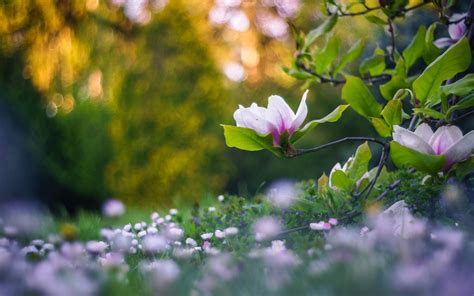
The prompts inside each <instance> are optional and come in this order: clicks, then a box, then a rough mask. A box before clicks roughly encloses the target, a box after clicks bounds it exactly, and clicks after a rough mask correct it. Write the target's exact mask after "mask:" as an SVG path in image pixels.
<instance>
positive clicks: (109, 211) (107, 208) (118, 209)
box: [102, 199, 125, 217]
mask: <svg viewBox="0 0 474 296" xmlns="http://www.w3.org/2000/svg"><path fill="white" fill-rule="evenodd" d="M102 213H103V214H104V216H106V217H118V216H122V215H123V214H124V213H125V205H124V204H123V203H122V202H121V201H120V200H116V199H109V200H107V201H106V202H105V203H104V205H103V206H102Z"/></svg>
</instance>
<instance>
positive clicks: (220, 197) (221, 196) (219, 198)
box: [217, 194, 224, 202]
mask: <svg viewBox="0 0 474 296" xmlns="http://www.w3.org/2000/svg"><path fill="white" fill-rule="evenodd" d="M217 200H218V201H219V202H224V195H222V194H221V195H219V196H218V197H217Z"/></svg>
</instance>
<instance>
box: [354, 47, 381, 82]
mask: <svg viewBox="0 0 474 296" xmlns="http://www.w3.org/2000/svg"><path fill="white" fill-rule="evenodd" d="M385 67H386V65H385V52H384V51H383V49H381V48H379V47H377V48H376V49H375V50H374V54H373V55H372V56H371V57H369V58H367V59H365V60H363V61H362V63H360V66H359V72H360V74H362V75H366V74H370V75H372V76H375V75H380V74H382V72H383V71H384V70H385Z"/></svg>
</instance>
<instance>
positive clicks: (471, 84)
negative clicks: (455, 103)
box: [441, 73, 474, 97]
mask: <svg viewBox="0 0 474 296" xmlns="http://www.w3.org/2000/svg"><path fill="white" fill-rule="evenodd" d="M441 90H442V92H443V93H444V94H446V95H449V94H453V95H456V96H458V97H462V96H465V95H467V94H468V93H470V92H473V91H474V73H469V74H467V75H466V76H464V77H463V78H462V79H459V80H458V81H456V82H454V83H451V84H448V85H445V86H442V87H441Z"/></svg>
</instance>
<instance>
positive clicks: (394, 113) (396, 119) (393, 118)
mask: <svg viewBox="0 0 474 296" xmlns="http://www.w3.org/2000/svg"><path fill="white" fill-rule="evenodd" d="M402 107H403V105H402V102H401V101H400V100H397V99H395V100H391V101H389V102H388V103H387V105H385V107H384V108H383V110H382V113H381V114H382V117H383V119H384V120H385V122H386V123H388V125H389V126H390V127H393V126H394V125H399V124H401V123H402V111H403V110H402Z"/></svg>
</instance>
